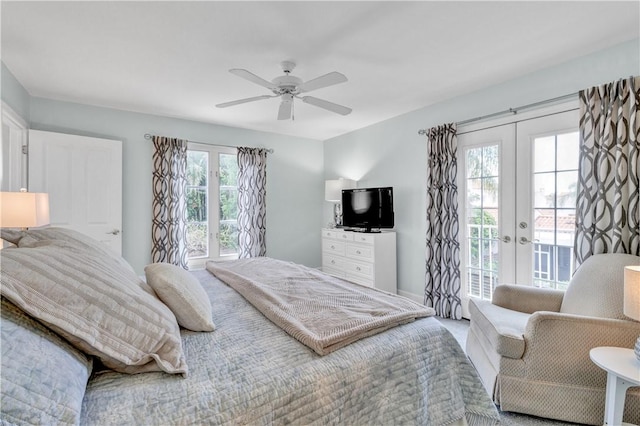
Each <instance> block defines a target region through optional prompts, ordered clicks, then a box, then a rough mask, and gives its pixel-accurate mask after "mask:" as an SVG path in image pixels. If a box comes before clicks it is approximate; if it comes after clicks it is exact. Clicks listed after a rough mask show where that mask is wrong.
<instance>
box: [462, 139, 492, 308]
mask: <svg viewBox="0 0 640 426" xmlns="http://www.w3.org/2000/svg"><path fill="white" fill-rule="evenodd" d="M499 170H500V167H499V156H498V145H491V146H485V147H478V148H472V149H469V150H467V151H466V159H465V171H466V187H467V197H466V200H467V201H466V203H467V208H466V211H467V218H466V227H467V229H466V231H467V232H466V234H467V250H468V253H467V259H468V262H467V263H468V264H467V265H466V266H465V267H466V275H467V283H468V292H469V295H470V296H475V297H481V298H483V299H491V295H492V293H493V289H494V288H495V286H496V285H497V282H498V255H499V253H498V248H499V244H498V241H497V240H496V238H497V237H498V194H499V184H500V183H499V182H500V181H499V176H498V175H499Z"/></svg>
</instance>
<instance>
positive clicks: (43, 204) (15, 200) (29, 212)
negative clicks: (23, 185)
mask: <svg viewBox="0 0 640 426" xmlns="http://www.w3.org/2000/svg"><path fill="white" fill-rule="evenodd" d="M48 224H49V194H45V193H42V192H27V191H26V190H20V192H0V228H22V229H23V230H26V229H28V228H35V227H38V226H43V225H48Z"/></svg>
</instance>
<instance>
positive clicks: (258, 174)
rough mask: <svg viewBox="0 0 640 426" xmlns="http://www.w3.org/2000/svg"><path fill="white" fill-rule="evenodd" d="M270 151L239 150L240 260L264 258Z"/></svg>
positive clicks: (258, 149) (265, 252)
mask: <svg viewBox="0 0 640 426" xmlns="http://www.w3.org/2000/svg"><path fill="white" fill-rule="evenodd" d="M266 197H267V150H266V149H262V148H238V243H239V253H238V257H239V258H240V259H245V258H249V257H258V256H265V255H266V254H267V244H266V238H265V235H266V231H267V229H266V216H267V203H266Z"/></svg>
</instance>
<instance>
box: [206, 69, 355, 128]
mask: <svg viewBox="0 0 640 426" xmlns="http://www.w3.org/2000/svg"><path fill="white" fill-rule="evenodd" d="M280 65H281V66H282V70H283V72H284V75H282V76H279V77H276V78H274V79H273V80H272V81H267V80H265V79H263V78H262V77H259V76H257V75H255V74H253V73H252V72H250V71H247V70H245V69H241V68H233V69H230V70H229V72H230V73H231V74H234V75H237V76H238V77H241V78H244V79H245V80H248V81H250V82H252V83H255V84H257V85H259V86H262V87H265V88H267V89H269V90H271V92H273V95H262V96H254V97H251V98H245V99H239V100H236V101H230V102H223V103H220V104H217V105H216V107H218V108H227V107H230V106H235V105H239V104H243V103H247V102H253V101H258V100H261V99H268V98H274V97H277V96H279V97H281V98H282V101H281V102H280V108H279V110H278V120H288V119H289V118H291V119H293V99H294V98H298V99H301V100H302V101H303V102H304V103H307V104H310V105H313V106H317V107H320V108H323V109H326V110H327V111H331V112H335V113H337V114H340V115H347V114H350V113H351V108H348V107H345V106H342V105H338V104H335V103H333V102H329V101H325V100H324V99H319V98H316V97H312V96H304V97H299V96H298V95H299V94H301V93H306V92H310V91H312V90H318V89H322V88H324V87H328V86H333V85H335V84H339V83H344V82H346V81H347V77H345V76H344V75H343V74H341V73H339V72H337V71H333V72H330V73H328V74H324V75H321V76H320V77H316V78H314V79H312V80H309V81H306V82H305V81H303V80H302V79H300V78H298V77H296V76H294V75H291V71H293V69H294V68H295V66H296V64H295V63H294V62H291V61H282V62H281V63H280Z"/></svg>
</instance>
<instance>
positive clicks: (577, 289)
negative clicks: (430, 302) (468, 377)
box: [466, 254, 640, 425]
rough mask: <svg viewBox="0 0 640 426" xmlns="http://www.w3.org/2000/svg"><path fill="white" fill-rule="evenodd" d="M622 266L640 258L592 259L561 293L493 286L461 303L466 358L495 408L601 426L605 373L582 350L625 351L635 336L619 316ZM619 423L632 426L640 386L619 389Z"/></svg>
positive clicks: (637, 331)
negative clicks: (467, 320) (465, 310)
mask: <svg viewBox="0 0 640 426" xmlns="http://www.w3.org/2000/svg"><path fill="white" fill-rule="evenodd" d="M628 265H640V257H638V256H633V255H627V254H598V255H593V256H591V257H590V258H588V259H587V260H586V261H585V262H584V263H583V264H582V265H581V266H580V268H578V270H577V271H576V273H575V275H574V276H573V278H572V279H571V282H570V283H569V287H568V288H567V291H566V292H562V291H559V290H551V289H541V288H534V287H528V286H527V287H525V286H517V285H500V286H498V287H496V289H495V291H494V294H493V300H492V301H491V302H489V301H486V300H477V299H471V300H470V301H469V311H470V316H471V326H470V328H469V334H468V336H467V343H466V350H467V355H468V356H469V359H470V360H471V362H472V363H473V364H474V365H475V367H476V369H477V370H478V373H479V375H480V378H481V379H482V382H483V384H484V386H485V388H486V389H487V391H488V392H489V394H490V395H492V397H493V400H494V402H495V403H496V404H498V405H500V408H501V409H502V410H503V411H514V412H519V413H526V414H531V415H535V416H539V417H546V418H552V419H557V420H563V421H568V422H574V423H581V424H590V425H601V424H602V421H603V418H604V404H605V388H606V373H605V372H604V371H603V370H601V369H600V368H599V367H597V366H596V365H595V364H594V363H593V362H592V361H591V359H590V358H589V350H590V349H591V348H594V347H597V346H619V347H626V348H633V345H634V343H635V341H636V339H637V338H638V336H639V335H640V322H637V321H633V320H630V319H628V318H627V317H625V316H624V314H623V287H624V283H623V276H624V267H625V266H628ZM639 374H640V372H639ZM624 421H625V422H630V423H634V424H640V387H635V388H630V389H629V391H628V392H627V398H626V404H625V412H624Z"/></svg>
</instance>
